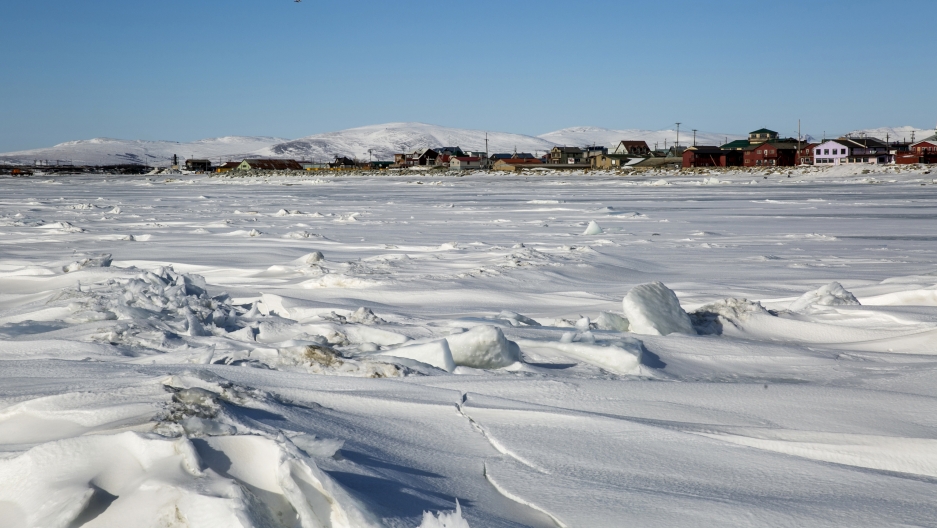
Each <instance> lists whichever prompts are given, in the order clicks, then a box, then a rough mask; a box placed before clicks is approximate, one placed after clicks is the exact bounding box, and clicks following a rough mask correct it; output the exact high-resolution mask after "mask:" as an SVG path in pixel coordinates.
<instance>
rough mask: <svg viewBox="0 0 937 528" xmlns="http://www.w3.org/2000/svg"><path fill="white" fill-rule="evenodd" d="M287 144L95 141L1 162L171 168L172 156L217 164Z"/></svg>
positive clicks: (267, 140) (263, 140) (236, 139)
mask: <svg viewBox="0 0 937 528" xmlns="http://www.w3.org/2000/svg"><path fill="white" fill-rule="evenodd" d="M284 141H287V140H286V139H283V138H272V137H244V136H228V137H220V138H211V139H200V140H198V141H193V142H191V143H178V142H175V141H142V140H127V139H110V138H96V139H84V140H79V141H68V142H66V143H59V144H58V145H55V146H54V147H48V148H40V149H33V150H23V151H19V152H7V153H4V154H0V163H4V162H5V163H7V164H33V163H34V162H35V161H36V160H41V161H48V162H49V163H50V164H53V165H55V164H56V163H60V164H67V163H71V164H73V165H120V164H124V163H127V164H129V163H144V162H145V163H146V164H148V165H155V166H165V165H169V164H170V162H171V160H172V156H173V154H176V155H178V156H179V159H180V160H182V159H187V158H208V159H211V160H212V161H214V162H216V163H217V162H218V161H219V160H222V159H224V160H226V159H240V158H242V157H244V156H246V155H250V153H252V152H255V151H257V150H260V149H262V148H265V147H269V146H271V145H276V144H279V143H282V142H284Z"/></svg>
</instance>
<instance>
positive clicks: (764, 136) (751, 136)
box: [748, 128, 778, 143]
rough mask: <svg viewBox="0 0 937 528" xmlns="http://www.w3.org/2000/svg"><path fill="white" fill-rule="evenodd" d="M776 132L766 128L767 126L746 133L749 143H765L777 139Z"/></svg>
mask: <svg viewBox="0 0 937 528" xmlns="http://www.w3.org/2000/svg"><path fill="white" fill-rule="evenodd" d="M777 140H778V133H777V132H775V131H774V130H768V129H767V128H759V129H758V130H755V131H753V132H749V133H748V142H749V143H765V142H768V141H777Z"/></svg>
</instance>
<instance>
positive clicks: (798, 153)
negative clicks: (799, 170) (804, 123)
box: [797, 119, 801, 165]
mask: <svg viewBox="0 0 937 528" xmlns="http://www.w3.org/2000/svg"><path fill="white" fill-rule="evenodd" d="M800 162H801V157H800V119H798V120H797V165H800Z"/></svg>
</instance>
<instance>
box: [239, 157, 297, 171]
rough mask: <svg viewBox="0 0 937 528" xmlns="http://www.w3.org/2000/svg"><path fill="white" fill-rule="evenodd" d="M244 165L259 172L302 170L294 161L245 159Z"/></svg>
mask: <svg viewBox="0 0 937 528" xmlns="http://www.w3.org/2000/svg"><path fill="white" fill-rule="evenodd" d="M244 163H247V164H248V165H250V167H251V168H252V169H260V170H302V168H303V167H302V165H300V164H299V163H296V161H295V160H284V159H246V160H244Z"/></svg>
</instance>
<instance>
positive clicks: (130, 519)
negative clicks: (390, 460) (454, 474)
mask: <svg viewBox="0 0 937 528" xmlns="http://www.w3.org/2000/svg"><path fill="white" fill-rule="evenodd" d="M203 468H204V469H203ZM206 469H207V470H211V471H207V470H206ZM0 479H2V480H3V482H4V483H5V485H4V486H3V487H2V488H0V503H2V504H4V519H3V521H4V523H5V524H4V526H50V527H53V526H54V527H65V526H81V525H87V526H91V525H94V526H144V527H156V526H192V525H193V524H189V523H191V522H193V521H195V524H194V525H195V526H230V527H244V528H247V527H254V526H284V525H289V526H301V527H303V528H307V527H309V528H311V527H318V526H323V522H324V523H327V524H325V525H327V526H332V527H334V528H339V527H343V528H350V527H352V526H355V527H357V526H364V527H372V526H377V522H376V521H375V520H374V518H373V516H372V515H370V514H369V513H368V512H367V511H366V510H365V509H364V508H363V506H361V505H360V503H358V502H357V500H355V499H353V498H352V497H351V496H350V495H349V494H348V493H347V492H346V491H345V490H344V489H343V488H342V487H341V486H340V485H339V484H338V483H336V482H335V481H334V480H332V478H331V477H330V476H329V475H328V474H326V473H325V472H323V471H322V470H320V469H319V468H318V467H317V466H316V464H315V462H313V461H312V460H311V459H309V458H307V457H305V456H303V455H302V453H300V452H299V450H298V449H296V448H295V446H293V445H291V444H290V443H289V442H287V441H286V440H285V439H284V440H282V441H278V440H272V439H269V438H265V437H261V436H254V435H250V436H225V437H211V438H205V439H198V440H189V439H187V438H185V437H180V438H165V437H162V436H159V435H153V434H141V433H133V432H126V433H120V434H116V435H92V436H85V437H79V438H72V439H68V440H60V441H56V442H49V443H45V444H41V445H39V446H36V447H34V448H32V449H30V450H29V451H26V452H25V453H23V454H21V455H19V456H16V457H13V458H8V459H3V460H0ZM278 519H279V520H280V522H278ZM198 520H202V521H203V522H204V521H208V520H210V521H211V522H208V523H206V524H202V523H201V522H198ZM92 521H93V522H92ZM186 521H188V522H186ZM281 522H284V523H286V524H281ZM6 523H9V524H6ZM86 523H87V524H86Z"/></svg>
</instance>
